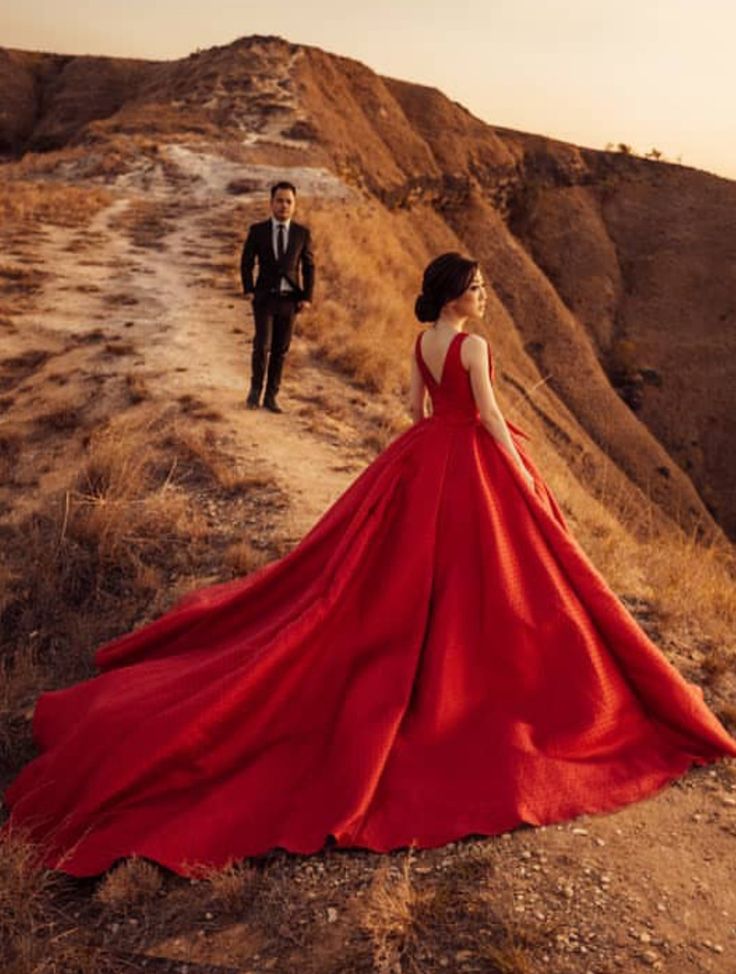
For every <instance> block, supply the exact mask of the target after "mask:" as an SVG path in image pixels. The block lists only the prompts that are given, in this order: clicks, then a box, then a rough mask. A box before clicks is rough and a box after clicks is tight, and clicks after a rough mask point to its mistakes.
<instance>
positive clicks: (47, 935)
mask: <svg viewBox="0 0 736 974" xmlns="http://www.w3.org/2000/svg"><path fill="white" fill-rule="evenodd" d="M58 883H59V880H58V879H57V877H55V876H54V875H53V874H52V873H50V872H48V871H46V870H43V869H41V868H39V866H38V863H37V850H36V849H35V848H34V847H33V846H31V845H30V843H28V842H27V841H26V840H25V838H24V837H23V835H22V834H20V833H18V832H14V833H11V834H8V833H3V834H0V956H2V958H3V974H99V972H100V971H101V970H103V969H104V968H103V967H102V966H101V963H100V954H99V952H98V950H97V949H96V948H94V947H90V946H88V945H86V944H84V943H80V942H79V941H77V940H75V939H74V938H73V937H69V936H68V935H67V933H66V932H65V931H64V929H63V928H64V927H67V928H69V927H70V926H71V925H70V924H69V923H68V920H67V918H66V917H65V916H64V914H63V913H62V912H61V911H60V909H59V906H58V902H57V900H56V898H55V897H54V892H55V888H56V886H57V885H58ZM72 930H73V927H72Z"/></svg>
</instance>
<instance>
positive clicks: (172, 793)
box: [6, 254, 736, 875]
mask: <svg viewBox="0 0 736 974" xmlns="http://www.w3.org/2000/svg"><path fill="white" fill-rule="evenodd" d="M484 301H485V294H484V288H483V280H482V277H481V274H480V272H479V270H478V266H477V264H476V263H475V262H474V261H470V260H468V259H466V258H463V257H461V256H460V255H458V254H444V255H442V256H441V257H438V258H437V259H436V260H435V261H433V262H432V263H431V264H430V265H429V267H428V268H427V270H426V272H425V275H424V286H423V291H422V294H421V295H420V297H419V298H418V300H417V305H416V312H417V316H418V318H419V319H420V321H427V322H433V324H432V327H431V328H430V329H428V330H427V331H425V332H424V333H423V334H422V335H420V336H419V339H418V341H417V345H416V349H415V357H414V362H413V365H412V380H411V399H412V412H413V414H414V419H415V420H416V422H415V424H414V426H413V427H412V428H411V429H409V430H408V431H407V432H406V433H405V434H403V435H402V436H400V437H399V438H398V439H397V440H396V441H394V443H393V444H392V445H391V446H390V447H389V448H388V449H387V450H386V451H385V452H384V453H383V454H382V455H381V456H379V457H378V458H377V460H376V461H375V462H374V463H373V464H371V466H369V467H368V469H367V470H365V471H364V473H363V474H362V475H361V476H360V477H359V478H358V479H357V480H356V481H355V483H354V484H353V485H352V486H351V487H350V488H349V489H348V490H347V491H346V493H345V494H343V496H342V497H341V498H340V499H339V500H338V501H337V503H336V504H335V505H334V506H333V507H332V508H331V509H330V510H329V511H328V512H327V513H326V514H325V515H324V517H323V518H322V519H321V520H320V521H319V522H318V523H317V524H316V525H315V527H314V528H313V529H312V530H311V531H310V533H309V534H308V535H307V536H306V537H305V538H304V540H303V541H302V542H301V544H300V545H299V546H298V547H297V548H295V549H294V551H292V552H291V553H290V554H289V555H287V556H286V557H285V558H283V559H282V560H281V561H279V562H276V563H274V564H272V565H270V566H267V567H266V568H264V569H263V570H261V571H260V572H258V573H257V574H255V575H254V576H251V577H249V578H246V579H242V580H238V581H235V582H232V583H229V584H227V585H220V586H215V587H213V588H209V589H205V590H202V591H200V592H198V593H195V594H194V595H192V596H190V597H189V598H188V599H186V600H185V601H184V602H183V603H181V604H180V605H179V606H178V607H176V608H175V609H173V610H172V611H171V612H169V613H168V614H167V615H165V616H164V617H162V618H161V619H159V620H157V621H156V622H154V623H152V624H150V625H148V626H145V627H143V628H142V629H140V630H138V631H137V632H134V633H131V634H129V635H127V636H123V637H122V638H120V639H118V640H116V641H115V642H113V643H110V644H109V645H108V646H106V647H104V648H103V649H102V650H100V651H99V652H98V654H97V657H96V662H97V664H98V666H99V668H100V670H101V671H102V673H101V675H100V676H98V677H96V678H95V679H93V680H88V681H86V682H84V683H81V684H78V685H76V686H74V687H71V688H69V689H66V690H61V691H58V692H55V693H49V694H45V695H44V696H42V697H41V699H40V701H39V703H38V706H37V709H36V715H35V722H34V731H35V733H36V736H37V740H38V742H39V744H40V747H41V750H42V754H41V756H40V757H38V758H37V759H36V760H35V761H33V762H32V763H31V764H30V765H28V767H26V768H25V770H24V771H23V772H22V773H21V775H20V776H19V777H18V779H16V781H15V782H14V784H13V785H12V786H11V788H10V790H9V792H8V794H7V796H6V799H7V802H8V803H9V805H10V806H11V808H12V817H11V822H10V828H15V827H23V828H25V829H27V830H29V831H30V832H31V834H32V836H33V837H34V838H35V839H36V840H38V841H39V842H40V843H42V846H43V849H44V853H43V854H44V861H45V863H46V864H47V865H49V866H52V867H55V868H58V869H63V870H65V871H67V872H69V873H72V874H75V875H89V874H94V873H99V872H101V871H102V870H104V869H106V868H107V867H108V866H110V865H111V864H112V863H113V862H114V861H115V860H116V859H118V858H120V857H123V856H129V855H133V854H135V855H139V856H146V857H148V858H150V859H153V860H156V861H157V862H159V863H162V864H163V865H165V866H168V867H169V868H171V869H173V870H175V871H177V872H180V873H184V874H186V873H187V872H188V871H189V870H191V869H192V868H193V867H194V866H195V865H197V864H206V865H208V866H215V867H216V866H221V865H223V864H225V863H227V862H229V861H232V860H234V859H239V858H242V857H244V856H249V855H255V854H258V853H263V852H265V851H266V850H268V849H271V848H274V847H283V848H285V849H289V850H291V851H294V852H302V853H306V852H314V851H316V850H318V849H320V848H321V847H322V846H323V845H324V843H325V841H326V840H327V839H328V838H329V837H330V836H331V837H333V839H334V841H335V842H336V844H337V845H339V846H360V847H364V848H368V849H374V850H381V851H383V850H388V849H392V848H396V847H400V846H406V845H409V844H412V843H413V844H415V845H418V846H432V845H440V844H443V843H445V842H448V841H450V840H452V839H456V838H459V837H461V836H464V835H468V834H471V833H482V834H493V833H497V832H501V831H503V830H506V829H510V828H513V827H514V826H516V825H518V824H519V823H521V822H527V823H531V824H541V823H546V822H553V821H556V820H559V819H564V818H568V817H570V816H573V815H577V814H580V813H581V812H595V811H602V810H605V809H611V808H614V807H617V806H619V805H621V804H623V803H625V802H630V801H634V800H636V799H639V798H642V797H643V796H645V795H648V794H650V793H652V792H653V791H655V790H656V789H657V788H659V787H660V786H662V785H663V784H664V783H665V782H666V781H668V780H670V779H671V778H673V777H675V776H676V775H679V774H681V773H682V772H683V771H684V770H685V769H686V768H687V767H688V766H689V765H690V764H692V763H693V762H695V763H701V764H702V763H706V762H709V761H713V760H715V759H717V758H718V757H720V756H723V755H736V742H734V741H733V740H732V739H731V738H730V737H729V736H728V734H727V733H726V732H725V730H724V729H723V728H722V727H721V725H720V724H719V723H718V721H717V720H716V719H715V717H714V716H713V715H712V714H711V713H710V711H709V710H708V709H707V707H706V706H705V704H704V703H703V701H702V696H701V694H700V693H699V691H697V690H696V688H694V687H692V686H689V685H688V684H687V683H685V681H684V680H683V679H682V677H681V676H680V675H679V674H678V673H677V672H676V671H675V670H674V669H673V668H672V667H671V666H670V665H669V664H668V663H667V661H666V660H665V659H664V657H663V656H662V655H661V654H660V653H659V651H658V650H657V649H656V648H655V647H654V646H653V645H652V643H651V642H650V641H649V640H648V639H647V637H646V636H645V635H644V633H643V632H642V631H641V630H640V629H639V628H638V626H637V625H636V623H635V622H634V621H633V619H632V618H631V617H630V616H629V615H628V614H627V612H626V611H625V609H624V608H623V607H622V605H621V604H620V602H619V601H618V600H617V598H616V597H615V596H614V595H613V594H612V592H611V591H610V590H609V589H608V588H607V586H606V585H605V583H604V582H603V580H602V579H601V577H600V576H599V575H598V574H597V572H596V571H595V570H594V569H593V568H592V566H591V565H590V564H589V563H588V561H587V559H586V558H585V556H584V555H583V553H582V551H581V550H580V549H579V548H578V546H577V545H576V543H575V542H574V540H573V539H572V538H571V536H570V535H569V533H568V532H567V529H566V527H565V524H564V520H563V518H562V515H561V513H560V510H559V508H558V507H557V505H556V503H555V501H554V499H553V498H552V496H551V495H550V493H549V491H548V490H547V488H546V487H545V485H544V483H543V481H542V480H541V478H540V476H539V474H538V472H537V471H536V469H535V468H534V466H533V464H532V463H531V461H530V460H529V458H528V457H527V456H526V454H525V452H524V449H523V446H522V443H521V440H522V437H523V434H522V433H521V432H520V431H519V430H517V429H516V428H515V427H513V426H512V425H511V424H510V423H507V422H505V421H504V419H503V417H502V415H501V413H500V411H499V409H498V406H497V404H496V400H495V397H494V394H493V387H492V384H491V378H492V368H491V366H490V362H489V353H488V349H487V346H486V344H485V342H484V341H483V339H481V338H479V337H477V336H472V335H467V334H465V333H464V332H463V331H462V327H463V325H464V324H465V322H466V321H467V319H468V318H469V317H470V316H472V315H480V314H482V311H483V305H484ZM427 392H428V393H429V396H430V398H431V400H432V415H431V417H429V418H425V417H424V405H425V402H424V400H425V396H426V393H427Z"/></svg>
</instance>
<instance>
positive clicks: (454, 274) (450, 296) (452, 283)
mask: <svg viewBox="0 0 736 974" xmlns="http://www.w3.org/2000/svg"><path fill="white" fill-rule="evenodd" d="M477 270H478V261H477V260H471V259H470V258H469V257H463V255H462V254H458V253H456V252H455V251H451V252H450V253H447V254H440V256H439V257H435V259H434V260H433V261H432V263H431V264H429V265H428V266H427V268H426V270H425V271H424V277H423V278H422V293H421V294H420V295H419V297H418V298H417V300H416V302H415V304H414V314H415V315H416V316H417V318H418V319H419V321H422V322H427V321H437V319H438V318H439V316H440V312H441V311H442V309H443V308H444V306H445V305H446V304H447V302H448V301H454V300H455V298H459V297H460V295H461V294H464V293H465V291H467V290H468V288H469V287H470V283H471V281H472V280H473V277H474V276H475V272H476V271H477Z"/></svg>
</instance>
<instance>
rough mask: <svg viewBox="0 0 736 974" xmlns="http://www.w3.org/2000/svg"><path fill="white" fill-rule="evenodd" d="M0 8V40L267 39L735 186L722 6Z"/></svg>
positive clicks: (71, 43)
mask: <svg viewBox="0 0 736 974" xmlns="http://www.w3.org/2000/svg"><path fill="white" fill-rule="evenodd" d="M11 4H13V0H0V45H4V46H6V47H18V48H24V49H28V50H46V51H54V52H58V53H64V54H109V55H121V56H128V57H145V58H160V59H168V58H177V57H183V56H185V55H187V54H189V53H191V52H192V51H193V50H195V49H196V48H197V47H211V46H213V45H219V44H228V43H230V42H231V41H233V40H235V38H237V37H242V36H245V35H248V34H278V35H279V36H281V37H285V38H286V39H287V40H290V41H294V42H296V43H304V44H313V45H316V46H318V47H322V48H324V49H325V50H328V51H331V52H333V53H336V54H342V55H345V56H348V57H354V58H357V59H358V60H360V61H363V62H364V63H365V64H367V65H368V66H369V67H371V68H373V69H374V70H376V71H378V72H379V73H381V74H386V75H390V76H391V77H395V78H403V79H406V80H408V81H417V82H420V83H423V84H429V85H434V86H435V87H437V88H440V89H441V90H442V91H444V92H445V94H447V95H449V97H451V98H453V99H455V100H457V101H459V102H461V103H462V104H463V105H465V106H466V107H467V108H469V109H470V110H471V111H472V112H473V113H474V114H476V115H478V116H479V117H480V118H482V119H484V120H485V121H488V122H491V123H492V124H496V125H503V126H507V127H509V128H515V129H519V130H521V131H526V132H537V133H543V134H546V135H550V136H554V137H556V138H561V139H566V140H569V141H571V142H576V143H578V144H580V145H588V146H592V147H594V148H602V147H603V146H604V145H605V144H606V143H607V142H613V143H618V142H626V143H628V144H630V145H632V146H633V147H634V149H635V150H637V151H640V152H645V151H647V150H648V149H650V148H652V147H653V146H654V147H656V148H658V149H660V150H661V151H663V152H664V153H665V155H666V156H668V157H669V158H671V159H673V160H674V159H677V157H681V158H682V162H684V163H686V164H687V165H691V166H697V167H698V168H702V169H709V170H711V171H712V172H717V173H720V174H721V175H724V176H729V177H730V178H733V179H736V110H734V99H735V98H736V56H735V53H734V45H735V43H736V0H549V2H545V0H441V2H440V0H398V2H389V0H369V2H363V3H360V4H355V5H353V4H349V3H348V0H342V2H341V0H313V2H311V3H309V2H307V0H301V2H300V3H298V4H296V3H281V4H278V3H276V4H274V2H273V0H263V2H262V3H260V4H256V3H252V2H250V0H239V2H236V0H207V2H199V3H195V2H193V0H176V2H174V0H124V2H118V3H113V2H112V0H23V2H17V3H15V4H14V9H10V8H11Z"/></svg>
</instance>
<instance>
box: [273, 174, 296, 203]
mask: <svg viewBox="0 0 736 974" xmlns="http://www.w3.org/2000/svg"><path fill="white" fill-rule="evenodd" d="M280 189H290V190H291V191H292V193H293V194H294V196H296V186H295V185H294V184H293V183H289V182H287V181H286V180H285V179H282V180H281V181H280V182H278V183H274V184H273V186H272V187H271V199H273V198H274V196H275V195H276V193H278V191H279V190H280Z"/></svg>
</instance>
